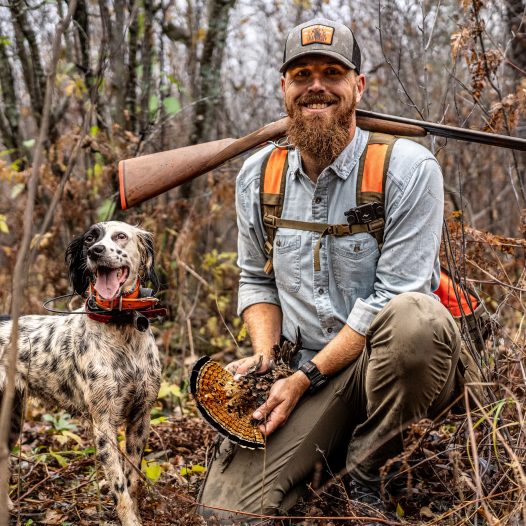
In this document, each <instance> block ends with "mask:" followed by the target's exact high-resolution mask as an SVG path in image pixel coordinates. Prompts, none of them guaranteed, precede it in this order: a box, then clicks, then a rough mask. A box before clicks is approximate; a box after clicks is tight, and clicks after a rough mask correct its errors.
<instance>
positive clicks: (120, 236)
mask: <svg viewBox="0 0 526 526" xmlns="http://www.w3.org/2000/svg"><path fill="white" fill-rule="evenodd" d="M116 237H117V239H128V236H127V235H126V234H125V233H124V232H119V233H118V234H117V236H116Z"/></svg>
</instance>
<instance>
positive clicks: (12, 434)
mask: <svg viewBox="0 0 526 526" xmlns="http://www.w3.org/2000/svg"><path fill="white" fill-rule="evenodd" d="M2 398H3V391H0V405H1V404H2ZM23 422H24V392H23V391H21V390H20V389H15V397H14V399H13V410H12V412H11V429H10V430H9V437H8V447H9V451H11V450H12V449H13V448H14V447H15V445H16V443H17V442H18V437H19V436H20V432H21V431H22V424H23ZM8 463H9V465H11V459H9V461H8ZM7 509H8V510H9V511H13V509H14V506H13V502H12V501H11V499H10V498H9V496H8V497H7Z"/></svg>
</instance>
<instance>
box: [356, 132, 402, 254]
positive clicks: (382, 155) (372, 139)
mask: <svg viewBox="0 0 526 526" xmlns="http://www.w3.org/2000/svg"><path fill="white" fill-rule="evenodd" d="M395 142H396V137H394V136H393V135H386V134H384V133H370V134H369V140H368V141H367V146H366V147H365V151H364V153H363V154H362V157H361V158H360V164H359V166H358V181H357V185H356V204H357V205H358V206H360V205H363V204H366V203H372V202H374V201H379V202H380V203H382V205H384V206H385V182H386V180H387V171H388V170H389V161H390V160H391V152H392V151H393V146H394V144H395ZM374 236H375V238H376V241H377V242H378V246H379V248H380V249H381V248H382V245H383V240H384V230H383V226H382V228H381V229H377V230H376V232H375V233H374Z"/></svg>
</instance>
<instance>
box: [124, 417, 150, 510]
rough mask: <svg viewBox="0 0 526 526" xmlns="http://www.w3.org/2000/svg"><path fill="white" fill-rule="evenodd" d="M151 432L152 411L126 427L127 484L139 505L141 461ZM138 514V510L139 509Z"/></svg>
mask: <svg viewBox="0 0 526 526" xmlns="http://www.w3.org/2000/svg"><path fill="white" fill-rule="evenodd" d="M149 431H150V411H149V410H147V411H144V412H141V413H140V414H138V415H135V417H134V419H133V420H132V421H131V422H128V425H127V427H126V456H127V457H128V458H127V462H126V468H125V470H124V472H125V474H126V483H127V486H128V490H129V492H130V495H131V497H132V499H133V501H134V502H135V503H136V504H137V496H138V495H137V493H138V490H139V474H140V470H141V460H142V455H143V453H144V448H145V446H146V442H147V441H148V434H149ZM137 512H138V508H137Z"/></svg>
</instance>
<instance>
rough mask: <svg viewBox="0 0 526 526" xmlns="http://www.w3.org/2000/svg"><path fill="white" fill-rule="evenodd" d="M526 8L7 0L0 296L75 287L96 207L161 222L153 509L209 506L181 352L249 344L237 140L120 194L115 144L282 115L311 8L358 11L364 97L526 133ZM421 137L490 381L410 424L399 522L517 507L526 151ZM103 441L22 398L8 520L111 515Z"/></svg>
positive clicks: (331, 499)
mask: <svg viewBox="0 0 526 526" xmlns="http://www.w3.org/2000/svg"><path fill="white" fill-rule="evenodd" d="M73 7H75V10H74V12H73V15H72V19H71V23H69V24H68V26H67V28H66V29H65V32H64V34H63V36H62V38H60V39H59V40H58V41H57V46H56V50H55V55H54V54H53V40H54V38H55V35H56V32H57V28H58V27H59V22H61V21H64V20H65V19H67V14H66V13H67V12H68V10H72V9H73ZM525 11H526V3H525V2H524V0H500V1H497V0H495V1H493V0H433V1H430V0H390V1H389V0H380V1H378V2H377V1H365V0H353V1H343V0H281V1H280V0H208V1H207V0H114V1H113V2H111V1H109V0H76V2H75V0H69V1H63V0H48V1H41V0H1V2H0V268H1V273H0V312H2V313H6V314H7V313H9V312H11V311H12V304H13V303H12V302H13V298H16V299H17V301H19V302H20V310H21V312H22V313H45V311H44V309H43V307H42V302H43V301H44V300H45V299H47V298H51V297H54V296H58V295H61V294H65V293H67V292H68V290H69V283H68V279H67V275H66V272H65V264H64V250H65V246H66V245H67V243H68V242H69V241H70V240H71V239H72V238H73V237H74V236H76V235H78V234H80V233H82V232H83V231H84V230H85V229H86V228H87V227H88V226H90V225H91V224H92V223H95V222H97V221H100V220H109V219H116V220H124V221H127V222H130V223H138V224H140V225H141V226H142V227H143V228H145V229H147V230H150V231H152V232H154V233H155V236H156V256H157V270H158V273H159V275H160V277H161V283H162V290H161V292H160V297H161V298H162V300H163V303H164V304H165V306H166V307H168V309H169V315H168V318H167V319H166V321H165V322H164V323H163V324H162V325H160V326H157V327H156V329H155V331H156V335H157V336H158V340H159V345H160V349H161V351H162V354H163V362H164V379H165V381H164V383H163V388H162V390H161V393H160V397H159V405H158V407H157V408H156V411H155V414H154V415H153V418H154V426H153V432H152V437H151V450H150V452H149V456H148V457H147V460H146V461H145V463H144V466H143V467H144V472H145V479H146V482H147V484H146V487H145V499H144V509H143V518H144V519H145V522H146V523H148V524H191V522H192V521H193V520H197V519H194V518H192V517H191V511H190V509H191V508H190V506H191V502H192V498H193V497H194V496H195V486H196V484H197V483H198V482H199V478H200V477H201V475H202V472H203V470H204V467H203V466H204V462H205V458H204V456H205V453H204V451H205V446H206V445H208V444H209V443H210V441H211V433H210V432H209V431H208V430H207V429H206V428H205V427H204V426H203V425H202V424H201V423H200V422H199V420H197V419H195V418H193V416H194V415H195V410H194V409H193V406H192V403H191V401H189V400H188V396H187V394H186V378H187V372H188V366H189V364H191V363H192V362H193V360H194V359H195V358H196V357H197V356H199V355H202V354H209V355H213V356H214V357H215V358H217V359H225V360H231V359H233V358H234V357H235V356H239V355H241V354H243V353H245V352H247V350H248V347H249V342H247V341H246V335H245V331H244V328H243V326H242V323H241V321H240V319H239V318H238V317H237V316H236V283H237V271H236V266H235V260H236V252H235V251H236V244H235V241H236V224H235V211H234V204H233V203H234V181H235V176H236V173H237V171H238V169H239V167H240V164H241V162H242V159H238V160H235V161H233V162H231V163H229V164H227V165H225V166H223V167H221V168H220V169H217V170H215V171H214V172H212V173H210V174H207V175H205V176H202V177H201V178H199V179H197V180H194V181H193V182H192V183H188V184H186V185H184V186H182V187H180V188H178V189H174V190H172V191H170V192H168V193H166V194H164V195H161V196H160V197H158V198H156V199H153V200H151V201H149V202H147V203H145V204H143V205H141V206H140V207H137V208H134V209H131V210H130V211H126V212H123V211H121V210H119V208H118V204H117V199H116V197H117V181H116V176H117V163H118V161H119V160H120V159H123V158H128V157H134V156H138V155H144V154H147V153H151V152H156V151H161V150H167V149H171V148H177V147H180V146H186V145H189V144H196V143H201V142H204V141H209V140H214V139H217V138H223V137H238V136H242V135H244V134H246V133H248V132H250V131H253V130H255V129H257V128H259V127H260V126H262V125H264V124H266V123H268V122H270V121H273V120H276V119H278V118H279V117H280V114H281V113H282V111H283V108H282V103H281V96H280V90H279V73H278V69H279V65H280V62H281V57H282V49H283V43H284V39H285V37H286V33H287V31H288V29H290V28H291V27H292V26H294V25H296V24H298V23H300V22H303V21H306V20H308V19H309V18H311V17H313V16H315V15H321V16H325V17H327V18H332V19H338V20H341V21H343V22H345V23H348V24H349V25H350V26H351V27H352V28H353V30H354V32H355V34H356V37H357V39H358V41H359V43H360V45H361V49H362V55H363V67H362V69H363V71H364V72H365V73H366V75H367V80H368V84H367V90H366V94H365V98H364V100H363V101H362V103H361V107H362V108H364V109H371V110H374V111H377V112H383V113H391V114H395V115H401V116H404V117H409V118H415V119H424V120H431V121H435V122H441V123H446V124H451V125H455V126H462V127H469V128H473V129H480V130H485V131H491V132H496V133H502V134H509V135H515V136H519V137H526V118H525V115H526V34H525V33H526V30H525V28H526V18H525ZM54 57H55V58H56V60H54ZM46 97H48V100H49V103H48V105H47V106H46ZM49 97H51V98H49ZM39 134H40V135H39ZM39 137H40V138H39ZM423 142H424V143H425V144H426V145H427V146H428V147H429V148H430V149H431V150H432V151H433V152H434V153H435V155H436V156H437V157H438V159H439V161H440V164H441V166H442V168H443V172H444V176H445V187H446V197H447V209H446V212H447V217H448V221H447V225H446V226H445V230H444V239H445V241H446V243H445V248H444V250H445V252H444V253H445V254H447V261H448V263H449V265H450V266H451V268H452V270H454V271H455V272H456V273H457V274H458V275H459V276H460V277H462V279H465V280H467V282H468V284H470V285H471V286H475V287H476V288H477V289H478V290H479V292H480V294H481V295H482V297H483V298H484V299H485V300H486V305H487V306H488V310H489V311H490V312H491V313H492V317H493V322H494V323H493V331H492V335H491V338H490V339H489V340H488V342H487V346H486V350H485V352H484V353H483V355H482V357H481V358H480V360H481V362H482V363H483V364H484V366H485V371H486V376H485V378H486V380H487V381H488V384H489V386H488V389H489V390H490V391H491V393H492V396H491V400H490V402H488V403H487V404H480V405H477V404H475V405H474V406H473V407H472V408H471V409H470V410H468V411H467V414H463V415H450V416H449V417H448V420H446V422H445V423H444V422H440V423H438V424H433V423H430V422H427V423H422V424H421V425H420V426H416V427H415V429H414V433H413V434H412V441H410V442H408V450H407V454H406V456H405V457H404V461H405V462H406V464H407V466H408V469H409V467H410V468H411V470H412V472H414V474H415V477H414V484H413V487H412V488H411V493H412V497H411V498H408V500H407V503H404V504H403V506H402V507H400V509H399V510H398V514H399V516H400V517H402V520H404V521H408V522H409V523H425V524H473V525H481V524H491V525H495V526H496V525H501V524H502V525H504V524H510V525H517V526H518V525H519V524H526V509H525V507H524V499H525V495H526V476H525V473H524V459H525V448H526V439H525V435H524V433H525V431H526V428H525V427H524V414H523V413H524V402H525V399H526V393H525V385H526V369H525V363H526V360H525V352H526V337H525V332H526V331H525V330H524V326H525V312H526V309H525V299H524V298H525V296H524V293H525V292H526V272H525V259H524V256H525V253H524V249H525V247H526V159H525V155H524V153H520V152H514V151H510V150H504V149H498V148H495V147H489V146H482V145H476V144H469V143H460V142H455V141H452V140H449V141H446V140H444V139H438V138H428V139H425V140H423ZM33 199H34V208H30V210H29V214H30V215H29V217H30V218H31V222H30V223H31V230H30V231H26V235H25V236H24V230H23V227H22V225H23V223H24V213H25V210H26V204H27V203H28V200H29V202H30V203H31V202H33ZM26 213H27V212H26ZM24 246H25V247H26V248H27V254H26V251H25V248H24ZM22 251H23V252H22ZM21 254H22V256H23V258H22V259H23V265H22V267H20V268H21V269H22V275H23V280H22V288H21V289H20V291H19V292H17V289H15V294H13V289H12V280H13V276H14V275H15V264H16V259H17V256H19V257H20V255H21ZM55 306H58V307H61V306H62V308H65V307H66V306H67V305H66V303H63V304H61V303H60V302H59V303H57V304H55ZM92 451H93V450H92V449H91V446H90V441H89V432H88V431H87V430H86V429H85V428H84V427H83V425H82V423H81V422H78V421H76V420H73V419H71V418H70V417H69V415H65V414H63V413H47V412H46V411H44V410H43V409H41V408H39V407H38V406H31V408H30V410H29V412H28V415H27V421H26V431H25V433H24V436H23V437H22V443H21V445H20V446H19V447H18V448H17V450H16V451H15V452H14V455H15V458H16V459H17V460H16V465H17V469H16V470H15V475H14V476H13V479H12V490H13V495H14V496H15V497H14V498H15V499H16V498H17V496H18V498H19V502H18V509H19V510H20V511H19V513H18V515H17V516H16V517H15V518H13V519H12V521H16V523H18V524H64V525H66V524H98V523H104V521H107V520H110V521H111V520H113V519H112V515H111V509H112V506H111V505H109V504H108V502H107V500H108V499H107V497H106V496H105V491H104V481H101V478H102V476H99V475H98V471H97V466H96V465H95V463H94V459H93V455H92ZM419 470H420V471H419ZM419 476H420V478H419ZM338 492H339V493H338ZM66 495H67V497H66ZM343 497H344V496H343ZM343 497H342V489H341V488H340V487H339V486H338V484H335V487H333V488H332V489H331V488H329V489H327V490H324V491H323V492H321V493H317V494H315V493H314V491H313V495H312V500H311V502H310V503H306V504H305V505H304V507H303V508H301V507H300V508H299V513H300V514H303V515H305V514H307V515H309V514H310V515H313V514H314V515H318V516H329V515H330V516H334V515H340V516H349V515H352V514H353V513H354V512H353V508H352V504H351V503H349V502H348V499H345V498H343ZM317 522H319V523H320V524H327V523H328V522H329V521H328V520H324V519H322V518H319V519H316V520H314V519H312V521H311V523H313V524H314V523H317ZM14 523H15V522H13V524H14Z"/></svg>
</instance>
